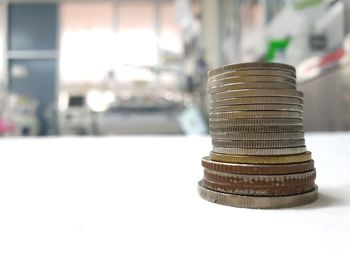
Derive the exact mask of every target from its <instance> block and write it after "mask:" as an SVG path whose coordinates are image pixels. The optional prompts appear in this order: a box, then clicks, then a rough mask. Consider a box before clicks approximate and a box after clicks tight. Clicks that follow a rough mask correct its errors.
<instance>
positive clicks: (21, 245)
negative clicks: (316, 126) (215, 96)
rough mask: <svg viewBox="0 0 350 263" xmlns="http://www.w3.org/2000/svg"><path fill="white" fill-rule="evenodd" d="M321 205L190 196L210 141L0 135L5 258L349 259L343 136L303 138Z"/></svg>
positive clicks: (347, 155) (347, 154)
mask: <svg viewBox="0 0 350 263" xmlns="http://www.w3.org/2000/svg"><path fill="white" fill-rule="evenodd" d="M306 142H307V146H308V149H309V150H311V151H312V153H313V156H314V160H315V163H316V167H317V171H318V173H317V184H318V185H319V188H320V194H319V200H318V201H317V202H316V203H313V204H311V205H307V206H303V207H299V208H293V209H283V210H252V209H240V208H232V207H226V206H221V205H217V204H212V203H209V202H206V201H204V200H202V199H201V198H200V197H199V196H198V194H197V188H196V187H197V181H199V180H200V179H201V178H202V172H203V171H202V167H201V164H200V159H201V157H203V156H205V155H207V154H208V153H209V151H210V149H211V145H210V138H209V137H105V138H49V139H2V140H0V149H1V153H0V156H1V174H0V262H1V263H10V262H16V263H17V262H18V263H19V262H20V263H27V262H35V263H41V262H42V263H44V262H45V263H53V262H60V263H67V262H74V263H77V262H84V263H89V262H98V263H107V262H152V263H153V262H162V263H167V262H177V263H178V262H220V263H221V262H253V261H256V262H270V263H271V262H306V260H311V262H320V261H321V262H347V263H348V262H350V133H348V134H346V133H337V134H307V136H306Z"/></svg>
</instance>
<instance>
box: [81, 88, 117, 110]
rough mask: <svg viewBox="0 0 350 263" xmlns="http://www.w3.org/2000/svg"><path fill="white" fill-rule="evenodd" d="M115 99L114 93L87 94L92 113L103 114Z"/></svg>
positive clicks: (93, 92)
mask: <svg viewBox="0 0 350 263" xmlns="http://www.w3.org/2000/svg"><path fill="white" fill-rule="evenodd" d="M114 99H115V98H114V94H113V92H112V91H109V90H107V91H99V90H91V91H89V92H88V94H87V105H88V106H89V107H90V109H91V110H92V111H95V112H102V111H105V110H107V109H108V107H109V105H110V104H111V103H112V102H113V101H114Z"/></svg>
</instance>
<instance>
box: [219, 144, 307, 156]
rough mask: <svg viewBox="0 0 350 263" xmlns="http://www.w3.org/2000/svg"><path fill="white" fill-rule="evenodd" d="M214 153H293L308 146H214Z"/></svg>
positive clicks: (258, 154) (303, 150)
mask: <svg viewBox="0 0 350 263" xmlns="http://www.w3.org/2000/svg"><path fill="white" fill-rule="evenodd" d="M213 152H214V153H222V154H232V155H254V156H260V155H291V154H300V153H305V152H306V147H305V146H302V147H290V148H270V149H248V148H224V147H215V146H213Z"/></svg>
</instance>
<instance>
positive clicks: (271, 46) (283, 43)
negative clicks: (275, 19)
mask: <svg viewBox="0 0 350 263" xmlns="http://www.w3.org/2000/svg"><path fill="white" fill-rule="evenodd" d="M289 41H290V38H285V39H280V40H270V41H269V43H268V49H267V52H266V56H265V60H266V61H274V59H275V56H276V53H277V51H280V50H285V49H286V48H287V46H288V44H289Z"/></svg>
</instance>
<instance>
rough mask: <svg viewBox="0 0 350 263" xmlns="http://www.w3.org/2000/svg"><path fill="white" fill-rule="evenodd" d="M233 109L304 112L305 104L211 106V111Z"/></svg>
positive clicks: (228, 110) (229, 110) (230, 110)
mask: <svg viewBox="0 0 350 263" xmlns="http://www.w3.org/2000/svg"><path fill="white" fill-rule="evenodd" d="M232 111H295V112H303V106H300V105H290V104H277V103H276V104H251V105H227V106H210V108H209V112H211V113H215V112H232Z"/></svg>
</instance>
